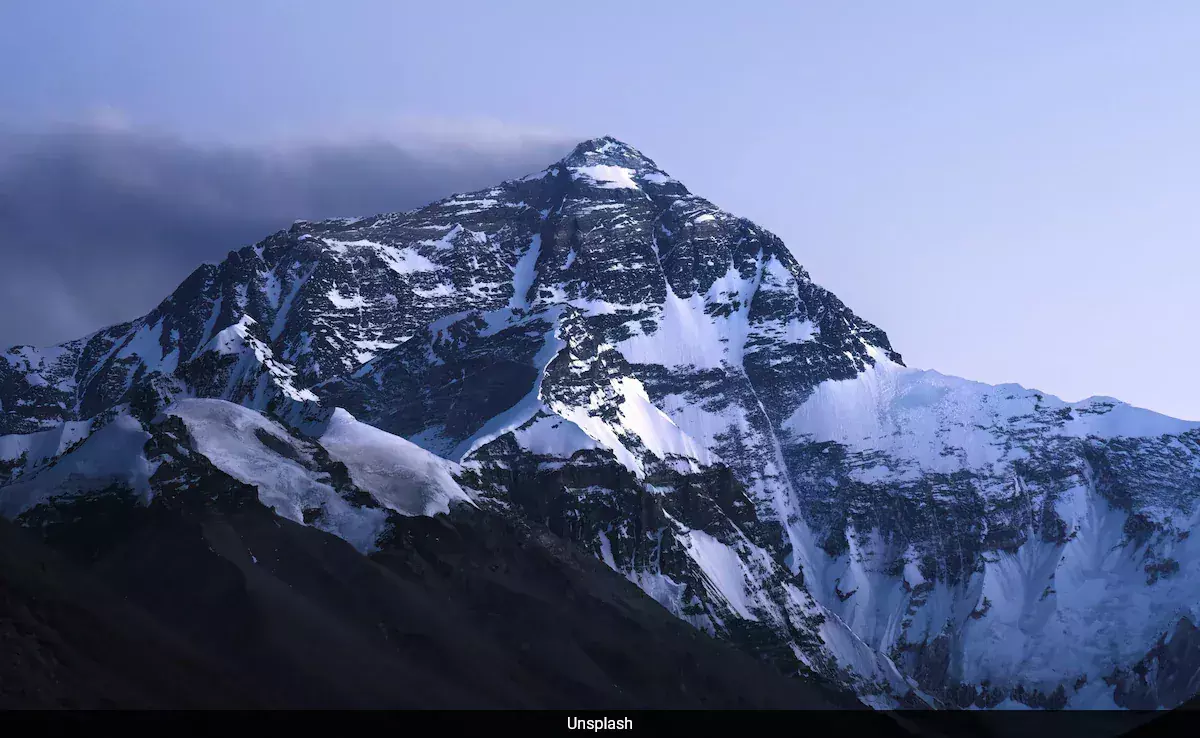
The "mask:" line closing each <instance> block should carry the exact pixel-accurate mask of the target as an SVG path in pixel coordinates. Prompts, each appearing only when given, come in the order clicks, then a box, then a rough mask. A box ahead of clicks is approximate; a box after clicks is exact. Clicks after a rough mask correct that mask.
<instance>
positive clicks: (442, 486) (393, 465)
mask: <svg viewBox="0 0 1200 738" xmlns="http://www.w3.org/2000/svg"><path fill="white" fill-rule="evenodd" d="M318 440H319V442H320V444H321V445H322V446H323V447H324V448H325V450H326V451H328V452H329V455H330V456H332V457H333V458H334V459H336V460H337V461H340V462H342V463H343V464H345V465H346V468H347V469H349V470H350V477H351V479H353V480H354V483H355V484H356V485H357V486H359V487H362V488H363V489H365V490H367V491H368V492H370V493H371V495H372V496H373V497H374V498H375V499H376V500H378V501H379V502H380V503H382V504H383V505H385V506H386V507H388V508H389V509H391V510H395V511H396V512H398V513H400V514H402V515H436V514H438V513H445V512H449V510H450V505H451V503H454V502H470V501H471V498H470V496H469V495H467V493H466V492H464V491H463V489H462V487H460V486H459V485H458V483H457V482H455V481H454V477H453V476H452V474H453V473H454V471H455V470H456V469H457V464H454V463H452V462H449V461H446V460H445V459H442V458H439V457H437V456H435V455H433V454H431V453H429V452H428V451H426V450H425V449H423V448H421V447H420V446H417V445H416V444H413V443H411V442H409V441H406V440H404V439H403V438H400V437H399V436H394V435H392V434H391V433H387V432H385V431H381V430H379V429H378V428H375V427H373V426H370V425H367V424H366V423H360V422H359V421H357V420H355V419H354V416H352V415H351V414H350V413H348V412H346V411H345V410H343V409H342V408H336V409H334V411H333V416H332V417H331V418H330V420H329V424H328V427H327V428H326V429H325V430H324V432H323V433H321V435H320V437H319V438H318Z"/></svg>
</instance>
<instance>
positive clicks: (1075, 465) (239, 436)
mask: <svg viewBox="0 0 1200 738" xmlns="http://www.w3.org/2000/svg"><path fill="white" fill-rule="evenodd" d="M5 358H6V361H5V362H2V363H0V411H2V416H0V417H2V418H3V420H2V421H0V422H2V424H3V425H2V426H0V433H7V434H8V435H7V436H4V437H3V438H0V459H3V460H0V475H3V476H0V480H3V479H8V480H9V483H8V485H7V486H6V487H4V488H0V505H2V508H0V509H3V510H4V511H5V514H8V515H15V514H24V513H27V512H28V511H29V510H30V509H31V508H30V506H31V505H32V506H41V507H45V506H46V505H47V499H49V497H50V496H51V495H53V494H55V493H57V494H60V495H61V494H63V492H69V493H78V492H79V491H80V490H79V489H78V485H77V484H75V483H74V482H73V481H72V479H73V477H72V475H71V473H70V472H63V471H61V470H60V471H59V472H55V471H54V469H55V468H56V467H58V466H59V465H60V464H68V460H70V459H71V458H72V457H75V458H76V460H81V459H86V458H88V456H89V452H88V451H87V449H88V447H89V444H91V443H93V442H95V443H101V442H104V443H108V442H109V441H114V442H115V440H119V439H120V438H124V439H126V441H127V445H129V446H134V445H136V444H137V442H138V439H139V438H140V439H141V442H143V443H144V442H145V438H144V437H139V436H137V435H136V433H143V434H145V433H151V434H152V432H151V431H150V430H147V429H148V428H150V427H151V426H153V425H154V422H155V420H156V419H157V418H158V417H159V416H160V414H163V413H164V410H165V414H166V415H167V416H168V417H176V418H179V419H180V420H181V421H182V422H183V423H184V425H185V426H186V427H188V428H189V429H190V431H191V432H196V428H197V424H198V423H199V424H206V425H205V428H206V429H207V430H206V431H204V432H203V433H200V436H201V438H202V440H201V446H202V448H203V452H202V453H203V454H204V455H205V457H206V458H208V459H210V461H211V463H213V464H215V465H216V466H217V467H218V468H220V469H222V470H223V472H225V473H227V474H230V475H232V476H233V477H234V478H236V479H238V480H239V481H240V482H242V483H246V484H252V485H255V486H257V487H258V490H259V493H258V494H259V498H260V499H261V500H262V501H263V502H264V503H265V504H267V505H269V506H271V507H273V509H274V510H275V511H276V513H278V514H279V515H282V516H283V517H286V518H288V519H290V520H293V521H295V522H298V523H301V524H312V525H314V526H316V527H319V528H322V529H323V530H325V531H328V532H331V533H334V534H336V535H339V536H342V537H344V538H346V539H347V540H349V541H351V542H352V543H354V545H355V546H356V547H358V548H359V549H360V550H362V551H371V550H373V547H375V546H378V545H379V541H380V540H385V539H386V537H387V531H388V530H389V526H394V525H396V521H397V520H401V519H404V520H408V519H409V518H410V517H411V516H413V515H429V514H436V513H439V512H442V513H445V512H446V511H452V510H453V509H454V508H453V505H456V504H457V502H456V501H458V502H463V503H464V504H467V505H469V506H475V507H477V508H479V509H480V510H483V511H487V512H489V514H493V513H494V514H500V515H503V516H505V517H506V518H507V519H509V520H514V521H527V522H529V523H532V524H534V525H537V526H539V527H545V528H547V529H549V530H550V531H552V532H553V533H554V534H556V535H558V536H561V537H563V538H565V539H568V540H571V541H573V542H575V544H576V545H578V546H579V547H580V548H581V549H582V550H585V551H588V552H590V553H591V554H592V555H593V556H595V557H596V558H597V559H598V560H600V561H602V562H604V564H606V565H607V566H608V567H609V568H611V569H613V570H615V571H617V572H619V573H620V574H621V575H623V576H624V577H625V578H627V579H628V580H630V581H632V582H633V583H635V584H637V585H638V586H639V587H640V588H641V589H642V590H644V591H645V592H646V593H647V594H649V595H651V596H652V597H654V598H655V599H656V600H658V601H659V602H660V603H661V604H662V605H663V606H664V607H665V608H666V609H667V610H669V611H670V612H671V613H673V614H675V615H676V616H678V617H680V618H682V619H684V620H686V621H687V622H689V623H691V624H693V625H695V626H697V627H698V628H701V629H704V630H707V631H708V632H710V633H712V634H715V635H718V636H720V637H723V638H727V639H730V640H732V641H734V642H735V643H737V644H739V645H741V646H742V647H743V648H746V649H749V650H750V651H752V652H754V653H756V654H758V655H759V656H761V657H763V658H765V659H767V660H769V661H771V662H772V663H774V664H775V665H776V666H777V667H779V668H781V669H783V670H785V671H787V672H800V673H803V674H807V675H810V676H812V675H817V676H819V677H820V678H822V679H825V680H831V681H834V682H836V683H839V684H843V685H846V686H847V687H848V688H852V689H854V690H855V691H856V692H857V693H858V694H859V695H860V696H861V697H862V698H863V699H864V700H866V701H867V702H868V703H870V704H873V705H877V706H892V705H897V704H905V705H914V704H922V705H924V704H929V705H936V706H962V707H966V706H970V705H974V706H979V707H992V706H1008V705H1011V704H1014V703H1023V704H1024V705H1029V706H1035V707H1061V706H1080V707H1084V706H1100V705H1105V704H1109V705H1111V704H1117V705H1126V706H1167V707H1169V706H1172V705H1174V704H1178V703H1179V702H1180V701H1181V700H1183V699H1184V698H1185V697H1186V696H1188V695H1189V694H1191V693H1194V692H1195V691H1196V686H1197V685H1196V683H1195V680H1196V679H1197V678H1198V677H1197V675H1198V674H1200V650H1198V649H1197V647H1196V646H1195V645H1194V640H1195V639H1194V638H1192V636H1191V635H1189V634H1190V633H1192V631H1193V630H1194V624H1195V623H1196V622H1200V621H1198V620H1197V618H1198V617H1200V613H1198V612H1196V605H1195V604H1194V598H1192V597H1191V596H1190V595H1189V594H1188V592H1192V591H1195V587H1196V585H1197V583H1198V579H1197V578H1198V577H1200V558H1198V557H1197V556H1196V555H1195V554H1196V553H1197V552H1196V550H1195V546H1196V545H1198V544H1197V543H1196V541H1197V540H1200V538H1194V537H1191V535H1190V534H1191V531H1192V529H1193V528H1195V527H1196V524H1197V522H1198V521H1197V519H1196V511H1195V504H1194V503H1195V500H1196V498H1197V496H1198V495H1200V445H1198V441H1200V424H1195V423H1185V422H1182V421H1174V420H1171V419H1168V418H1164V417H1162V416H1158V415H1155V414H1153V413H1149V412H1146V411H1141V410H1137V409H1134V408H1130V407H1128V406H1125V405H1122V404H1120V403H1118V402H1116V401H1110V400H1105V399H1098V398H1093V399H1092V400H1089V401H1085V402H1083V403H1075V404H1067V403H1063V402H1061V401H1059V400H1057V399H1055V398H1052V397H1048V396H1045V395H1043V394H1041V393H1037V392H1034V391H1030V390H1025V389H1023V388H1020V387H1017V386H1015V385H1005V386H1000V387H988V386H986V385H980V384H977V383H972V382H967V381H965V380H958V379H954V378H949V377H943V376H941V375H937V374H936V373H933V372H920V371H916V370H911V369H908V368H906V367H904V366H903V363H902V360H901V357H900V355H899V354H898V353H896V352H895V350H894V349H893V348H892V346H891V345H890V342H889V341H888V338H887V336H886V335H885V334H884V333H883V331H882V330H880V329H879V328H877V327H875V326H874V325H872V324H871V323H869V322H867V321H865V320H863V319H862V318H860V317H858V316H856V315H855V314H854V313H853V312H852V311H851V310H850V309H849V308H848V307H847V306H845V305H844V304H843V303H842V302H841V301H840V300H838V299H837V297H836V296H834V295H832V294H831V293H829V292H828V291H826V290H824V289H822V288H821V287H819V286H818V285H816V284H815V283H813V281H812V280H811V278H810V277H809V275H808V274H807V273H806V272H805V270H804V269H803V268H802V267H801V266H800V264H799V263H798V262H797V260H796V258H795V256H794V255H793V254H792V252H791V251H789V250H788V249H787V248H786V247H785V246H784V245H783V243H782V242H781V241H780V240H779V239H778V238H776V237H775V236H774V235H772V234H770V233H768V232H766V231H764V230H762V229H761V228H759V227H758V226H756V225H755V224H753V223H751V222H749V221H746V220H744V219H740V218H736V217H734V216H732V215H729V214H727V213H725V212H723V211H721V210H720V209H718V208H717V207H715V206H714V205H712V204H711V203H709V202H707V201H706V200H704V199H702V198H700V197H697V196H695V195H693V194H692V193H690V192H689V191H688V190H687V189H686V187H684V186H683V185H682V184H681V183H679V182H678V181H676V180H674V179H672V178H671V177H670V176H669V175H667V174H666V173H665V172H663V171H662V170H661V169H659V168H658V166H657V165H656V164H655V163H654V162H653V161H652V160H650V159H649V158H647V157H645V156H644V155H642V154H641V153H640V152H638V151H636V150H635V149H633V148H631V147H629V146H627V145H626V144H623V143H621V142H619V141H616V140H614V139H611V138H602V139H595V140H592V141H586V142H584V143H582V144H580V145H579V146H578V147H576V149H575V150H574V151H573V152H571V154H569V155H568V156H567V157H566V158H564V159H563V160H561V161H559V162H558V163H556V164H554V165H552V166H551V167H548V168H547V169H546V170H543V171H542V172H538V173H535V174H532V175H530V176H528V177H524V178H522V179H519V180H512V181H509V182H504V183H501V184H500V185H497V186H496V187H493V188H489V189H487V190H483V191H480V192H477V193H471V194H464V195H456V196H453V197H450V198H446V199H445V200H442V201H439V202H437V203H434V204H432V205H429V206H427V207H425V208H421V209H419V210H416V211H412V212H408V213H398V214H388V215H379V216H372V217H368V218H361V219H340V220H328V221H319V222H297V223H296V224H294V225H293V226H292V228H290V229H289V230H287V231H284V232H280V233H277V234H275V235H273V236H271V237H269V238H268V239H266V240H264V241H263V242H261V243H260V244H258V245H256V246H253V247H247V248H244V249H241V250H240V251H237V252H231V253H230V255H229V256H228V258H227V259H226V260H225V261H223V262H222V263H221V264H219V265H206V266H203V267H201V268H200V269H198V270H197V271H196V272H195V273H194V274H193V275H192V276H191V277H189V279H188V280H186V281H185V282H184V284H183V285H181V286H180V287H179V288H178V289H177V290H176V291H175V293H173V294H172V295H171V296H170V297H168V298H167V299H166V300H164V302H163V303H162V304H161V305H160V306H159V307H158V308H156V309H155V310H154V311H152V312H151V313H150V314H149V315H147V316H145V317H143V318H140V319H138V320H136V321H132V322H131V323H129V324H126V325H123V326H116V327H113V328H109V329H106V330H104V331H101V332H98V333H97V334H95V335H93V336H90V337H88V338H85V339H81V340H79V341H75V342H71V343H69V344H65V345H63V346H60V347H56V348H53V349H47V350H38V349H33V348H30V347H17V348H14V349H12V350H10V351H9V352H8V353H7V354H5ZM190 397H200V398H218V399H220V400H225V401H228V402H231V403H236V404H238V405H241V406H243V407H245V408H248V409H251V410H254V411H256V412H255V413H251V414H249V415H241V414H238V415H232V414H233V413H235V412H237V413H240V412H241V411H232V410H229V407H233V406H232V405H229V406H227V405H226V404H221V405H209V406H206V405H204V404H203V403H201V404H197V401H195V400H187V399H186V398H190ZM205 408H207V411H212V412H213V413H216V415H217V416H219V417H217V418H216V419H214V418H212V417H208V415H209V413H207V412H200V411H201V409H205ZM218 410H219V412H218ZM258 413H262V415H261V416H260V415H259V414H258ZM266 417H269V418H271V419H270V420H267V419H263V418H266ZM355 419H357V420H355ZM360 421H361V422H360ZM159 422H162V421H161V420H159ZM110 427H112V428H120V427H125V428H126V429H127V432H123V435H122V434H118V433H117V432H116V431H112V430H108V431H106V429H107V428H110ZM106 432H107V434H108V435H107V436H101V434H102V433H106ZM89 433H90V434H93V435H92V436H89V435H88V434H89ZM259 433H261V434H265V437H263V436H261V435H254V434H259ZM247 434H251V435H253V438H251V435H247ZM109 436H111V438H109ZM84 438H87V439H88V440H87V441H85V442H83V443H82V444H81V445H78V446H77V447H76V448H74V449H72V444H80V441H81V439H84ZM287 438H292V439H293V440H292V441H287V440H286V439H287ZM266 439H274V440H266ZM404 439H407V440H404ZM284 441H286V443H285V444H284V445H286V446H287V447H288V448H291V449H293V452H294V453H295V454H296V457H297V458H296V459H293V460H292V466H294V467H295V468H294V469H292V470H291V472H289V473H288V474H286V475H282V476H281V475H278V474H275V475H272V474H267V473H266V472H264V471H263V466H262V464H259V463H257V462H255V459H254V458H250V459H235V458H232V457H233V456H236V455H237V454H235V453H234V451H233V450H234V449H237V448H241V449H247V448H249V449H257V450H259V451H261V449H262V448H267V449H268V450H269V448H270V447H271V445H272V444H274V445H278V444H280V443H283V442H284ZM210 442H211V444H212V445H211V446H205V445H204V444H207V443H210ZM97 447H99V446H97ZM418 452H420V453H418ZM64 454H65V456H64ZM422 454H424V455H422ZM431 454H432V455H436V456H437V457H440V459H441V460H434V459H433V457H432V456H431ZM92 455H93V456H96V455H95V454H92ZM99 458H102V459H105V460H108V459H112V458H116V456H114V455H113V454H101V455H99ZM130 458H132V461H130V464H129V465H126V466H124V467H121V468H120V469H117V470H115V471H117V472H120V473H118V474H116V476H115V478H114V477H113V475H112V474H108V476H107V477H106V478H109V479H114V480H115V481H116V482H117V483H119V484H121V485H124V486H125V487H128V488H130V489H135V490H136V489H141V490H142V491H143V493H144V498H146V499H149V498H152V497H153V496H154V495H155V494H160V493H158V492H155V490H154V489H153V485H149V486H150V487H151V489H150V491H149V492H146V488H147V484H146V483H145V482H144V481H140V480H141V477H139V476H138V474H141V475H143V476H145V475H147V474H149V473H151V472H150V471H149V470H148V467H146V466H145V465H144V463H143V462H142V461H139V460H138V459H137V455H136V454H135V455H134V456H133V457H130ZM56 459H62V461H58V462H56V461H55V460H56ZM392 459H401V460H403V463H396V464H391V462H390V460H392ZM51 464H54V466H50V465H51ZM338 464H340V465H341V466H340V467H338V466H337V465H338ZM414 465H415V468H419V469H421V470H422V471H421V472H420V473H416V472H412V471H411V470H412V469H413V468H414ZM101 466H102V465H101ZM63 468H64V469H69V468H71V467H70V465H69V464H68V466H66V467H63ZM97 469H99V467H97V466H96V465H95V464H93V465H92V466H89V467H88V474H91V475H93V476H94V475H95V474H96V473H99V472H98V471H97ZM139 469H141V470H142V471H140V472H139V471H138V470H139ZM256 470H257V471H256ZM99 471H105V472H106V473H107V472H109V471H114V470H105V469H99ZM135 472H136V473H135ZM252 472H253V473H252ZM260 472H261V473H260ZM154 473H157V472H154ZM339 475H340V476H339ZM414 475H415V476H414ZM85 476H86V475H85ZM335 479H341V480H342V481H341V482H336V483H335V482H334V481H333V480H335ZM397 479H399V480H400V481H396V480H397ZM447 480H450V481H447ZM339 485H340V486H339ZM414 487H415V488H416V490H414V489H413V488H414ZM456 490H457V491H456ZM363 495H365V496H363ZM1080 639H1083V641H1084V643H1085V644H1086V647H1084V648H1079V647H1078V642H1079V640H1080Z"/></svg>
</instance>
